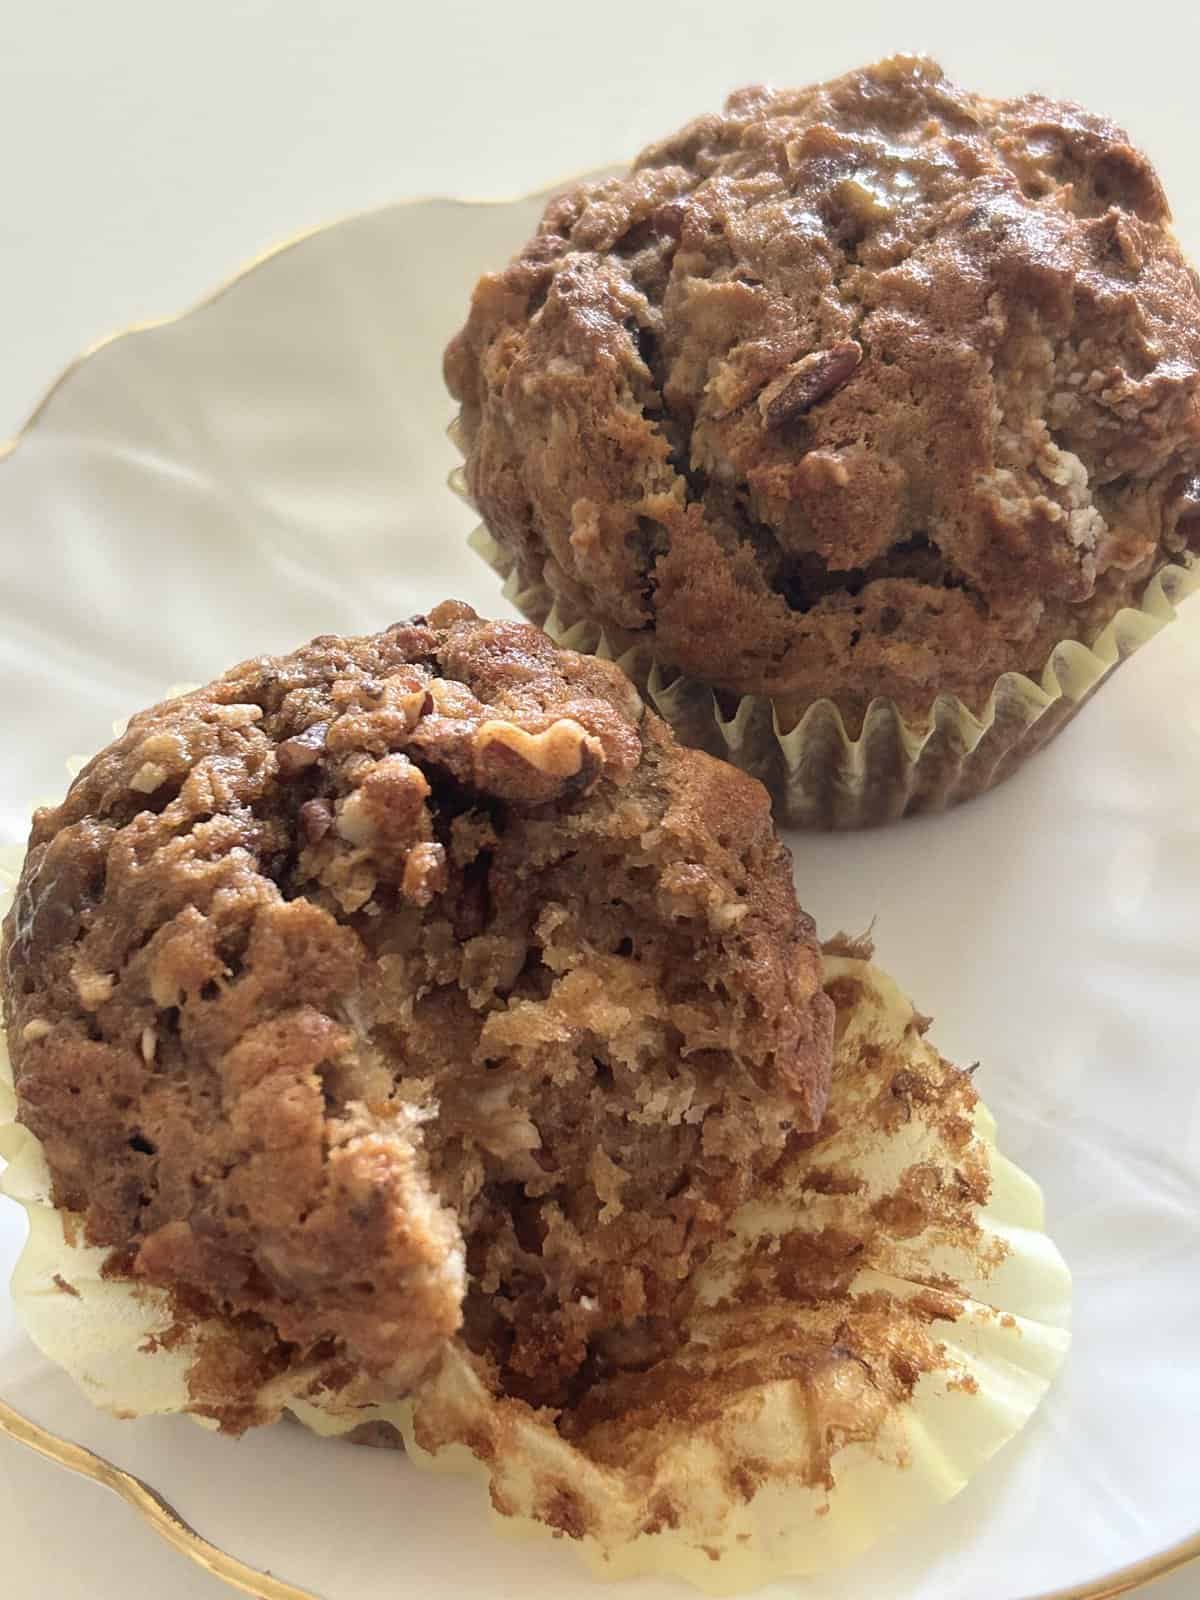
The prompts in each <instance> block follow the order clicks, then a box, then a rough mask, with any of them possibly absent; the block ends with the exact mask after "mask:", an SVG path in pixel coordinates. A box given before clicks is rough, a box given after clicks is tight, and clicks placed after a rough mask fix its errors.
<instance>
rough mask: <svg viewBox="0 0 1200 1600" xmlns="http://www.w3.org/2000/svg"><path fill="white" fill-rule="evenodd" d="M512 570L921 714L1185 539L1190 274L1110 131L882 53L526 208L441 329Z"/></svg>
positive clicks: (1086, 622)
mask: <svg viewBox="0 0 1200 1600" xmlns="http://www.w3.org/2000/svg"><path fill="white" fill-rule="evenodd" d="M445 369H446V377H447V382H448V384H449V387H450V389H451V391H452V393H453V394H454V396H455V397H456V398H457V399H458V400H459V401H460V402H461V407H462V413H461V422H462V437H463V440H464V445H465V449H466V454H467V460H466V476H467V483H468V486H469V489H470V492H471V495H472V497H473V499H474V501H475V502H476V504H477V505H478V507H479V509H480V512H481V514H482V515H483V517H484V519H485V521H486V523H487V524H488V527H489V529H490V530H491V532H492V534H493V535H494V537H495V538H496V539H497V540H498V541H499V543H500V544H501V546H502V547H503V548H504V550H505V551H506V552H507V554H508V555H509V556H510V558H512V559H513V560H515V562H516V564H517V567H518V569H519V571H520V572H521V574H522V575H523V576H524V577H525V579H527V580H528V581H530V582H544V583H546V584H548V585H549V587H550V589H551V590H553V591H555V592H556V593H557V594H559V595H560V596H562V597H563V599H564V601H565V603H566V605H567V607H568V609H569V610H570V611H573V612H574V613H576V614H579V615H582V616H586V617H589V618H591V619H592V620H594V621H598V622H600V623H602V624H604V625H607V626H608V627H610V628H611V629H613V630H614V637H620V635H621V634H628V635H633V636H635V637H637V638H640V639H643V640H645V641H646V642H647V643H648V644H649V645H650V647H651V649H652V651H653V653H654V655H655V657H656V658H657V659H658V660H659V661H660V662H662V663H663V664H665V665H667V666H671V667H674V668H677V669H680V670H682V671H684V672H686V673H688V674H690V675H692V676H694V677H696V678H699V679H701V680H702V681H704V682H707V683H711V684H713V685H714V686H715V687H717V688H718V689H721V690H724V691H727V692H728V693H730V694H734V695H736V694H762V695H770V696H773V697H776V701H777V705H778V706H779V708H780V709H781V711H782V712H783V714H784V718H785V721H786V720H787V716H788V712H789V709H790V710H791V711H793V712H794V714H795V716H796V717H798V716H799V714H800V713H801V712H802V711H803V709H804V708H805V707H806V706H807V705H809V704H811V703H812V702H813V701H815V700H818V699H821V698H823V697H829V698H831V699H832V700H833V701H834V702H835V703H836V704H837V705H838V707H839V709H840V710H841V711H842V713H843V715H844V717H845V718H846V720H847V723H848V725H849V726H850V727H851V728H852V729H855V728H857V727H858V726H859V725H860V724H861V720H862V717H863V714H864V712H865V710H866V707H867V705H868V704H869V703H870V701H871V699H872V698H874V697H875V696H877V695H882V696H887V697H889V698H891V699H892V700H894V701H895V702H896V704H897V705H898V706H899V707H900V709H901V711H902V712H903V713H904V714H906V715H907V716H909V717H912V718H915V719H919V718H921V717H924V716H926V715H927V714H928V712H929V710H930V708H931V705H932V702H933V700H934V699H935V698H936V696H937V695H938V694H939V693H943V692H947V693H952V694H955V695H957V696H959V697H960V698H961V699H963V700H964V701H965V702H966V703H967V704H968V705H969V706H970V707H971V708H972V709H974V710H979V709H980V708H981V707H982V705H983V703H984V701H986V699H987V696H988V694H989V693H990V691H991V689H992V687H993V685H994V683H995V680H996V678H997V677H998V676H999V675H1000V674H1001V673H1003V672H1006V671H1009V670H1018V671H1022V672H1029V673H1035V674H1036V673H1040V671H1041V669H1042V668H1043V666H1044V665H1045V663H1046V660H1047V659H1048V656H1049V654H1050V652H1051V650H1052V649H1053V647H1054V645H1055V644H1057V643H1058V642H1059V641H1060V640H1062V639H1064V638H1081V639H1082V640H1083V641H1084V642H1087V643H1090V642H1091V641H1092V640H1093V639H1094V638H1095V637H1096V636H1097V634H1098V633H1099V632H1100V630H1101V629H1102V628H1103V626H1104V625H1105V624H1106V623H1107V622H1108V621H1109V620H1110V619H1111V617H1112V616H1113V615H1114V614H1115V612H1116V611H1117V610H1119V609H1120V607H1121V606H1123V605H1125V604H1128V603H1131V602H1134V601H1136V599H1137V597H1138V595H1139V594H1140V591H1141V588H1142V586H1143V585H1144V583H1145V581H1146V580H1147V578H1148V577H1149V576H1150V575H1151V574H1152V573H1153V572H1154V571H1156V570H1157V569H1158V568H1159V567H1161V566H1162V565H1163V564H1165V563H1166V562H1167V561H1168V560H1169V559H1171V557H1173V556H1175V555H1178V554H1179V553H1181V552H1182V551H1184V550H1185V549H1188V548H1189V547H1196V546H1200V284H1198V281H1197V278H1196V275H1195V273H1194V271H1193V270H1192V268H1191V267H1190V266H1189V265H1188V264H1187V262H1186V261H1185V259H1184V258H1183V256H1182V254H1181V252H1180V250H1179V247H1178V245H1177V243H1176V241H1175V239H1174V236H1173V235H1172V233H1171V231H1170V227H1169V211H1168V207H1167V203H1166V200H1165V198H1164V195H1163V191H1162V188H1161V186H1160V183H1159V181H1158V178H1157V177H1156V175H1155V173H1154V171H1153V169H1152V167H1151V166H1150V165H1149V163H1148V162H1147V160H1146V158H1145V157H1144V156H1143V155H1142V154H1140V153H1139V152H1138V151H1137V150H1135V149H1134V148H1133V147H1132V146H1131V145H1130V143H1129V141H1128V139H1127V136H1126V135H1125V134H1124V133H1123V132H1122V131H1121V130H1120V129H1118V128H1116V127H1114V126H1113V125H1112V124H1111V123H1109V122H1106V121H1105V120H1103V119H1102V118H1100V117H1098V116H1094V115H1092V114H1091V113H1089V112H1087V111H1085V110H1083V109H1082V108H1080V107H1078V106H1075V105H1071V104H1067V103H1063V102H1058V101H1054V100H1049V99H1046V98H1043V97H1040V96H1036V95H1030V96H1025V97H1022V98H1019V99H1013V100H988V99H984V98H982V97H980V96H977V95H973V94H970V93H967V92H966V91H964V90H962V89H961V88H959V87H957V86H956V85H954V84H953V83H951V82H950V81H948V80H947V79H946V78H945V77H944V75H943V74H942V73H941V71H940V69H939V68H937V67H936V65H934V64H933V63H931V62H929V61H926V60H923V59H919V58H911V57H895V58H892V59H890V60H888V61H884V62H880V63H878V64H877V65H875V66H873V67H869V68H866V69H864V70H862V71H857V72H852V73H849V74H847V75H846V76H844V77H842V78H839V79H836V80H834V81H832V82H830V83H827V84H821V85H817V86H815V87H811V88H807V89H801V90H786V91H774V90H769V89H765V88H751V89H746V90H742V91H740V92H739V93H737V94H734V95H733V96H731V97H730V99H729V101H728V102H727V104H726V107H725V110H724V112H723V113H722V114H720V115H712V116H707V117H701V118H700V119H699V120H697V121H695V122H693V123H691V124H690V125H689V126H688V127H686V128H684V129H683V130H682V131H681V132H680V133H679V134H677V135H676V136H675V137H673V138H670V139H667V140H665V141H663V142H662V143H661V144H657V145H654V146H652V147H651V148H650V149H649V150H647V151H645V152H644V153H643V154H642V156H641V157H640V158H639V159H638V161H637V162H636V163H635V164H634V166H633V168H632V170H631V171H630V172H629V173H628V174H627V175H625V176H621V177H617V178H612V179H609V180H607V181H604V182H600V183H594V184H588V185H584V186H581V187H578V188H576V189H573V190H571V191H569V192H567V193H565V194H562V195H560V196H558V197H556V198H555V199H554V200H552V201H551V202H550V204H549V206H548V207H547V209H546V213H545V216H544V218H543V221H542V223H541V226H540V227H539V229H538V232H537V234H536V235H535V237H534V238H533V239H532V240H531V241H530V242H529V244H528V245H527V246H526V247H525V249H524V250H523V251H522V252H521V253H520V255H519V256H518V257H517V258H516V259H515V260H514V261H513V262H512V264H511V265H510V266H509V267H508V268H507V269H506V270H504V271H502V272H499V273H496V274H493V275H489V276H487V277H485V278H483V279H482V280H481V281H480V283H479V285H478V286H477V288H476V290H475V293H474V296H473V300H472V304H471V309H470V314H469V317H468V320H467V322H466V324H465V326H464V328H463V329H462V331H461V332H460V333H459V334H458V335H457V336H456V338H455V339H454V340H453V342H452V343H451V345H450V346H449V348H448V350H447V353H446V361H445Z"/></svg>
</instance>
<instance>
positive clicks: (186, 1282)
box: [5, 602, 831, 1427]
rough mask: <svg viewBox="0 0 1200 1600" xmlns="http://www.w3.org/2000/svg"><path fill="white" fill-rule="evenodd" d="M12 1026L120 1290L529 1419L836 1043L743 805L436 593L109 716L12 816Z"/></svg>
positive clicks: (544, 645) (616, 697)
mask: <svg viewBox="0 0 1200 1600" xmlns="http://www.w3.org/2000/svg"><path fill="white" fill-rule="evenodd" d="M5 1021H6V1026H7V1029H8V1034H9V1039H10V1042H11V1046H12V1057H13V1067H14V1073H15V1080H16V1088H17V1096H18V1104H19V1113H20V1118H21V1120H22V1122H24V1123H25V1124H26V1126H28V1127H29V1128H30V1130H31V1131H32V1132H33V1133H34V1134H36V1136H37V1137H38V1138H39V1139H40V1140H41V1141H42V1143H43V1145H44V1148H45V1151H46V1155H47V1159H48V1161H49V1164H50V1169H51V1172H52V1175H53V1179H54V1186H55V1201H56V1204H58V1205H60V1206H62V1207H65V1208H68V1209H69V1210H72V1211H76V1212H80V1213H82V1214H83V1215H84V1216H85V1217H86V1226H87V1233H88V1237H89V1238H90V1240H91V1241H92V1242H93V1243H95V1244H98V1245H102V1246H107V1247H110V1248H111V1250H112V1258H111V1259H112V1270H113V1271H114V1273H116V1274H118V1275H123V1274H133V1275H136V1276H139V1277H141V1278H143V1279H145V1280H148V1281H150V1282H153V1283H157V1284H162V1285H166V1286H168V1287H171V1288H174V1289H176V1290H177V1291H179V1292H180V1294H182V1295H183V1296H184V1297H185V1300H186V1297H188V1296H190V1297H192V1302H193V1303H194V1304H196V1305H197V1306H201V1307H203V1308H205V1309H206V1311H207V1310H212V1309H216V1310H217V1311H219V1312H221V1313H223V1314H224V1315H225V1316H227V1317H233V1318H241V1319H242V1321H243V1325H244V1326H245V1327H246V1328H247V1330H250V1329H254V1330H257V1331H256V1332H254V1334H253V1338H252V1339H251V1337H250V1334H249V1332H248V1333H247V1338H248V1339H249V1340H250V1343H248V1344H247V1349H248V1350H249V1349H250V1344H251V1343H252V1344H254V1348H255V1350H256V1351H257V1354H256V1356H255V1360H256V1361H257V1362H258V1363H259V1365H260V1366H261V1364H262V1362H263V1361H265V1362H266V1364H267V1367H271V1366H272V1364H275V1365H278V1364H279V1363H280V1362H284V1363H286V1362H287V1361H289V1360H296V1361H320V1362H322V1363H324V1365H325V1368H326V1369H327V1368H328V1367H329V1365H330V1363H331V1361H335V1358H336V1356H337V1353H338V1352H339V1351H343V1352H344V1353H345V1357H346V1361H347V1363H348V1364H349V1367H350V1369H352V1370H354V1371H357V1372H359V1373H363V1374H367V1375H369V1377H370V1378H371V1379H372V1380H373V1381H374V1382H375V1383H376V1384H377V1385H378V1388H379V1392H381V1393H400V1392H403V1391H404V1390H405V1389H406V1388H408V1387H409V1386H410V1385H411V1384H412V1383H413V1382H414V1381H415V1380H416V1379H417V1378H418V1377H419V1376H420V1374H421V1373H422V1372H423V1371H424V1370H425V1369H426V1368H427V1367H428V1365H429V1364H430V1362H431V1361H432V1360H433V1358H434V1357H435V1356H436V1354H437V1353H438V1352H439V1350H440V1349H442V1348H443V1347H444V1344H445V1342H446V1340H447V1339H448V1338H450V1337H451V1336H452V1335H454V1334H455V1333H456V1332H457V1331H458V1330H459V1329H460V1328H462V1329H464V1331H465V1336H466V1337H467V1339H468V1341H469V1342H470V1343H471V1344H472V1345H473V1346H474V1348H475V1349H476V1350H477V1352H480V1353H482V1354H484V1355H486V1357H487V1358H488V1359H489V1360H490V1361H491V1362H492V1363H493V1364H494V1367H495V1370H496V1371H497V1373H498V1374H499V1377H500V1381H501V1382H502V1383H503V1384H504V1386H505V1387H506V1388H507V1389H508V1390H509V1392H512V1393H514V1394H518V1395H520V1396H522V1397H524V1398H527V1399H530V1400H533V1401H537V1402H539V1403H546V1404H554V1403H561V1401H562V1400H563V1398H564V1397H565V1396H566V1395H567V1394H568V1393H569V1392H570V1388H571V1385H572V1383H573V1382H575V1381H576V1379H577V1377H578V1375H579V1374H580V1373H581V1372H583V1371H584V1370H585V1369H586V1370H587V1371H588V1372H594V1371H596V1370H598V1369H599V1368H602V1367H605V1366H606V1365H607V1366H616V1367H619V1366H620V1365H621V1364H622V1363H623V1362H628V1361H631V1360H635V1359H639V1358H640V1355H641V1353H642V1352H644V1351H645V1350H647V1349H651V1348H653V1349H655V1350H659V1349H661V1348H662V1347H663V1344H664V1341H669V1338H670V1329H671V1327H672V1326H673V1321H674V1317H675V1313H676V1310H677V1307H678V1302H679V1298H680V1296H681V1295H684V1294H686V1289H687V1280H688V1275H689V1272H690V1270H691V1267H692V1265H693V1264H694V1263H695V1262H696V1261H697V1260H698V1259H700V1258H702V1256H703V1255H704V1253H705V1252H706V1250H707V1249H708V1248H709V1247H710V1245H711V1244H712V1242H713V1240H714V1239H716V1238H718V1237H719V1236H720V1233H721V1231H722V1228H723V1226H724V1225H725V1223H726V1221H727V1219H728V1217H729V1216H730V1214H731V1212H732V1211H733V1209H734V1208H735V1207H736V1206H737V1204H738V1203H739V1202H740V1201H741V1200H742V1198H743V1197H744V1196H745V1194H746V1192H747V1189H748V1186H749V1185H750V1184H751V1183H752V1182H754V1181H755V1180H756V1179H757V1178H758V1177H759V1176H761V1174H762V1173H763V1172H764V1171H765V1170H766V1169H767V1168H768V1167H769V1166H770V1164H771V1163H772V1162H773V1161H774V1160H776V1159H777V1158H778V1156H779V1155H780V1153H781V1151H782V1150H783V1148H784V1146H785V1144H786V1141H787V1140H788V1138H789V1137H790V1136H791V1135H792V1133H793V1132H795V1131H797V1130H799V1131H802V1132H803V1131H805V1130H812V1129H814V1128H815V1127H816V1126H817V1124H818V1122H819V1119H820V1116H821V1111H822V1108H823V1104H824V1097H825V1093H826V1089H827V1084H828V1073H829V1063H830V1049H831V1041H830V1030H831V1011H830V1006H829V1002H828V1001H827V999H826V997H825V996H824V995H823V993H822V990H821V979H820V966H819V957H818V952H817V948H816V944H815V941H814V935H813V929H812V925H811V922H810V921H809V919H808V918H806V917H805V916H804V915H803V913H802V912H801V911H800V910H799V909H798V907H797V905H796V900H795V893H794V889H793V886H792V881H791V871H790V862H789V858H788V855H787V852H786V850H785V849H784V848H783V846H782V845H781V844H780V842H779V840H778V838H777V836H776V835H775V833H774V830H773V828H772V826H771V821H770V815H769V809H768V804H767V800H766V796H765V794H764V792H763V791H762V790H761V788H760V787H759V786H758V785H757V784H756V783H754V782H753V781H752V780H750V779H748V778H745V777H743V776H742V775H741V774H739V773H736V772H734V771H733V770H732V769H731V768H728V767H725V766H722V765H721V764H720V763H717V762H715V761H712V760H710V759H709V758H708V757H706V756H703V755H700V754H698V753H695V752H690V751H685V750H682V749H680V748H679V747H678V746H677V745H676V743H675V741H674V740H673V738H672V737H671V735H670V733H669V732H668V730H667V729H666V728H665V727H664V725H663V724H662V723H661V722H659V721H658V719H657V718H655V717H654V716H652V715H651V714H649V713H647V712H645V711H644V710H643V708H642V705H641V702H640V701H639V699H638V697H637V695H636V693H635V692H634V690H633V689H632V687H631V686H630V685H629V684H628V682H627V681H626V680H625V679H624V678H623V677H622V675H621V674H620V672H619V671H617V669H616V668H615V667H613V666H611V665H610V664H607V663H604V662H600V661H596V660H593V659H590V658H584V657H580V656H577V655H574V654H572V653H571V652H569V651H559V650H556V649H555V648H554V647H553V646H552V645H551V643H550V642H549V640H547V639H546V638H545V636H544V635H542V634H540V633H539V632H537V630H535V629H533V628H529V627H527V626H524V625H522V624H515V623H507V622H496V623H491V622H483V621H481V620H480V619H478V618H477V617H476V616H475V615H474V613H473V612H472V611H470V609H469V608H467V607H465V606H461V605H458V604H455V603H452V602H448V603H447V604H445V605H442V606H440V607H438V608H437V609H436V610H435V611H434V612H432V613H431V614H430V615H429V616H428V617H417V618H413V619H410V620H409V621H408V622H405V623H401V624H398V625H397V626H395V627H394V628H392V629H390V630H388V631H387V632H385V633H382V634H379V635H376V636H372V637H367V638H360V639H343V638H337V637H332V636H331V637H323V638H319V639H317V640H314V641H313V643H312V644H310V645H308V646H307V647H305V648H304V649H302V650H299V651H297V652H295V653H294V654H293V655H290V656H283V657H258V658H255V659H253V660H251V661H248V662H245V663H243V665H241V666H240V667H237V668H235V669H234V670H233V671H231V672H230V673H228V674H226V676H225V677H223V678H221V679H219V680H218V681H217V682H215V683H214V684H212V685H210V686H208V687H207V688H205V689H202V690H200V691H198V692H196V693H194V694H190V695H187V696H184V697H183V698H181V699H177V700H173V701H168V702H166V703H165V704H163V705H161V706H158V707H155V708H154V709H152V710H150V711H147V712H145V713H143V714H142V715H140V716H138V717H135V718H134V719H133V721H132V722H131V724H130V725H129V728H128V731H127V732H126V733H125V734H124V735H123V736H122V737H121V738H119V739H118V740H117V741H116V743H115V744H113V745H112V746H111V747H110V748H109V749H107V750H106V751H104V752H103V753H102V754H101V755H100V756H98V757H97V758H96V759H95V760H94V761H93V762H92V763H91V764H90V765H89V766H88V767H87V768H85V770H84V771H83V772H82V773H81V775H80V776H79V778H78V779H77V780H76V782H75V784H74V785H73V786H72V788H71V790H70V792H69V794H68V795H67V798H66V800H65V801H64V802H63V804H62V805H61V806H58V807H56V808H53V809H50V810H43V811H41V812H39V813H38V815H37V817H36V818H35V822H34V827H33V832H32V836H31V840H30V849H29V854H28V857H27V860H26V864H25V868H24V871H23V874H22V877H21V882H20V885H19V888H18V892H17V896H16V900H15V903H14V907H13V910H12V912H11V913H10V915H9V918H8V919H7V921H6V924H5ZM260 1347H261V1348H260ZM210 1378H211V1375H210ZM206 1381H207V1380H206ZM209 1386H210V1387H211V1388H213V1389H216V1388H217V1387H219V1385H218V1384H217V1382H216V1380H215V1379H212V1380H211V1382H210V1385H209ZM214 1414H218V1415H219V1414H220V1413H219V1407H216V1409H215V1411H214ZM230 1418H233V1420H230ZM224 1420H225V1421H226V1422H227V1424H228V1425H229V1426H231V1427H238V1426H244V1425H245V1423H244V1420H241V1421H239V1420H238V1419H237V1418H236V1416H235V1415H234V1413H233V1411H232V1410H230V1412H229V1414H228V1415H227V1416H226V1417H225V1418H224ZM251 1420H252V1419H251Z"/></svg>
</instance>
